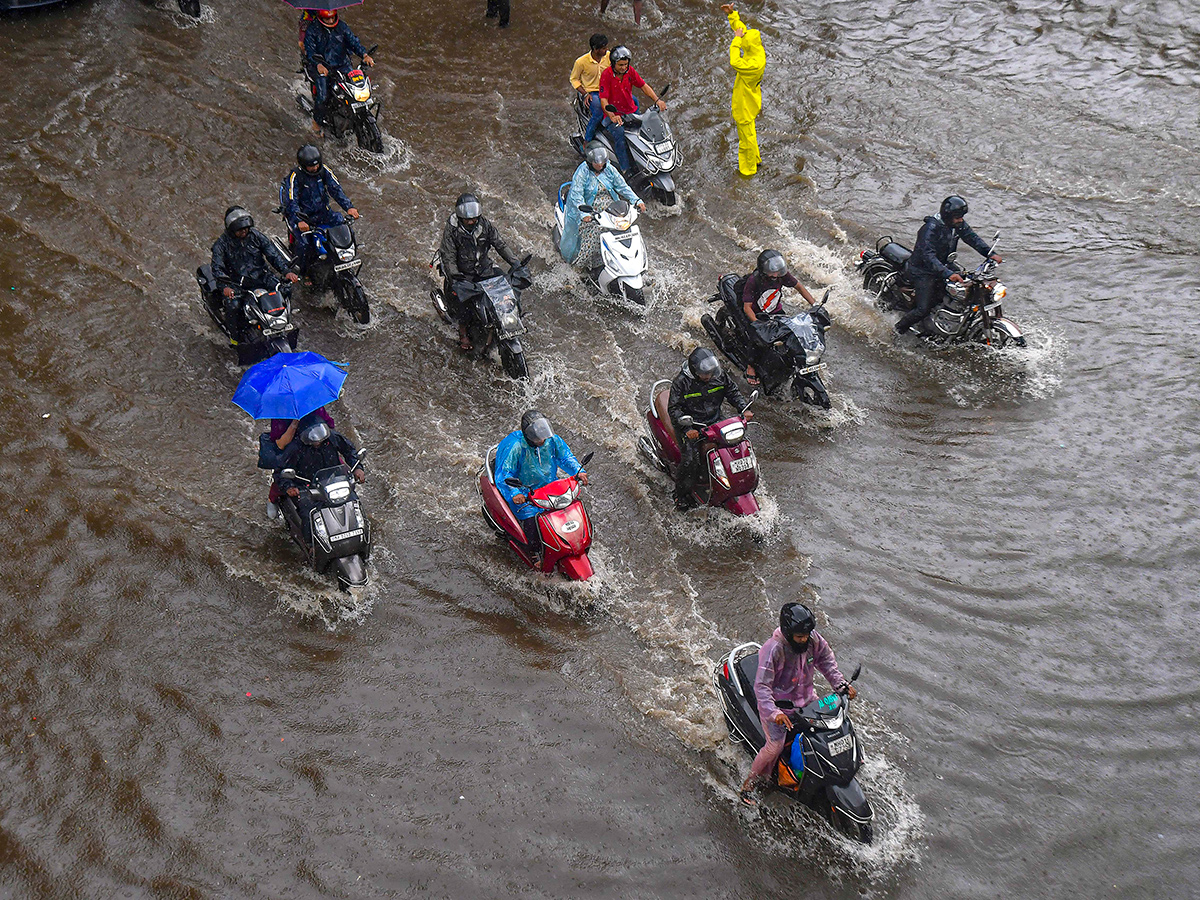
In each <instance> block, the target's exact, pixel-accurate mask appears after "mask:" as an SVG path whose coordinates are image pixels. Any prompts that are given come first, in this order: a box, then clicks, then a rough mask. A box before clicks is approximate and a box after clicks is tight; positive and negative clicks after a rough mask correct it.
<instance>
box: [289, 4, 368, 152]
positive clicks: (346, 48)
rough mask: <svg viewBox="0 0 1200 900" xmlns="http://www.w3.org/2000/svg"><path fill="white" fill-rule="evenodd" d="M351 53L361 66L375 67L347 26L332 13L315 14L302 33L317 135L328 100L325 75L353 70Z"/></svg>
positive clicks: (327, 86)
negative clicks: (360, 60) (311, 85)
mask: <svg viewBox="0 0 1200 900" xmlns="http://www.w3.org/2000/svg"><path fill="white" fill-rule="evenodd" d="M351 53H356V54H358V55H359V56H361V57H362V61H363V65H364V66H373V65H375V60H373V59H371V57H370V56H369V55H367V49H366V48H365V47H364V46H363V45H362V41H360V40H359V39H358V38H357V37H355V35H354V32H353V31H351V30H350V26H349V25H347V24H346V23H345V22H343V21H341V20H340V19H339V17H338V14H337V13H336V12H329V11H326V10H321V11H319V12H318V13H317V21H316V22H315V23H312V24H310V25H309V26H308V28H307V29H306V30H305V32H304V60H305V65H306V66H307V67H308V74H309V76H310V77H311V78H312V79H313V84H314V85H315V86H316V95H315V96H314V97H313V129H314V130H315V131H317V132H318V133H320V131H321V125H322V124H323V123H324V121H325V104H326V101H327V100H328V98H329V79H328V75H329V73H330V72H342V73H343V74H344V73H346V72H349V71H350V69H351V68H352V67H353V61H352V60H351V57H350V54H351Z"/></svg>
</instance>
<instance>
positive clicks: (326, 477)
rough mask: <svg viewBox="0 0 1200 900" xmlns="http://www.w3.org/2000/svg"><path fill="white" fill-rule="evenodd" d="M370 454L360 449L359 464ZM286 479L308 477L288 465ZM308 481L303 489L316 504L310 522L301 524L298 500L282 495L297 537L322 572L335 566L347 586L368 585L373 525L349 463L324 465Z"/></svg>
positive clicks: (283, 474)
mask: <svg viewBox="0 0 1200 900" xmlns="http://www.w3.org/2000/svg"><path fill="white" fill-rule="evenodd" d="M366 455H367V451H366V450H365V449H363V450H359V451H358V464H360V465H361V463H362V461H363V459H364V458H365V457H366ZM280 477H281V478H285V479H287V478H290V479H293V480H296V481H306V479H303V478H300V477H298V476H297V475H296V470H295V469H284V470H283V471H282V472H281V473H280ZM307 484H308V487H307V488H302V490H307V491H308V492H309V496H310V497H311V498H312V500H313V503H314V506H313V509H312V514H311V516H310V519H309V521H308V523H302V522H301V520H300V508H299V506H297V504H296V501H295V500H294V499H292V498H291V497H289V496H288V495H287V494H286V493H285V494H284V495H283V497H282V498H280V502H279V510H280V512H282V513H283V518H284V521H286V522H287V526H288V531H290V532H291V535H292V540H294V541H295V542H296V543H297V544H298V545H299V546H300V549H301V550H303V551H304V556H305V559H306V561H307V562H308V564H309V565H311V566H312V567H313V569H314V570H315V571H316V572H317V573H318V574H324V573H325V572H327V571H329V569H330V568H334V569H336V570H337V580H338V586H339V587H340V588H342V590H348V589H349V588H351V587H362V586H363V585H365V584H366V583H367V560H368V559H370V557H371V525H370V523H369V522H367V518H366V516H364V515H363V512H362V507H361V505H360V504H359V501H358V494H357V493H356V492H355V489H354V479H353V478H352V477H351V474H350V469H349V468H347V467H346V466H344V465H340V466H330V467H329V468H327V469H321V470H320V471H319V472H317V473H316V474H315V475H314V476H313V478H312V480H311V481H307ZM305 524H307V528H306V527H305Z"/></svg>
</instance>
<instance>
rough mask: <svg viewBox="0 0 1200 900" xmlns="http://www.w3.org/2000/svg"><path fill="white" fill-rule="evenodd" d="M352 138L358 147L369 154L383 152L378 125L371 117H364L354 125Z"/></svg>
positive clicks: (381, 136)
mask: <svg viewBox="0 0 1200 900" xmlns="http://www.w3.org/2000/svg"><path fill="white" fill-rule="evenodd" d="M354 137H355V138H356V139H357V140H358V146H359V147H361V148H362V149H363V150H367V151H369V152H371V153H382V152H383V135H382V134H380V133H379V123H378V122H377V121H375V117H374V116H372V115H365V116H363V117H362V118H361V119H359V121H358V122H356V123H355V125H354Z"/></svg>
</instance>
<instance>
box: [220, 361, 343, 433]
mask: <svg viewBox="0 0 1200 900" xmlns="http://www.w3.org/2000/svg"><path fill="white" fill-rule="evenodd" d="M345 368H346V366H345V363H333V362H330V361H329V360H327V359H326V358H325V357H323V356H322V355H321V354H319V353H307V352H305V353H276V354H275V355H274V356H272V357H269V358H268V359H264V360H263V361H262V362H260V363H258V364H256V365H254V366H251V367H250V368H249V369H247V370H246V374H245V375H243V376H242V380H241V383H240V384H238V386H237V390H236V391H234V392H233V402H234V403H235V404H236V405H237V406H239V407H241V408H242V409H244V410H245V411H246V412H248V413H249V414H250V415H251V416H253V417H254V418H256V419H299V418H302V417H303V416H305V415H307V414H308V413H310V412H312V411H313V410H314V409H320V408H321V407H322V406H324V405H325V404H326V403H332V402H333V401H334V400H336V399H337V398H338V397H339V396H340V395H341V393H342V382H343V381H345V380H346V372H345Z"/></svg>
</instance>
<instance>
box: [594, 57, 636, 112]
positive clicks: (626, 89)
mask: <svg viewBox="0 0 1200 900" xmlns="http://www.w3.org/2000/svg"><path fill="white" fill-rule="evenodd" d="M645 86H646V82H645V81H644V80H643V79H642V76H641V75H639V74H638V73H637V70H636V69H635V68H634V67H633V66H630V67H629V71H627V72H626V73H625V75H624V77H618V76H617V75H616V73H614V72H613V70H612V68H608V69H605V70H604V71H603V72H601V73H600V102H601V103H603V104H605V105H606V106H607V105H608V104H609V103H611V104H612V105H613V106H615V107H616V108H617V112H618V113H620V114H621V115H623V116H624V115H628V114H629V113H635V112H637V108H638V105H637V101H636V100H634V99H633V89H634V88H635V87H638V88H640V87H645Z"/></svg>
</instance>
